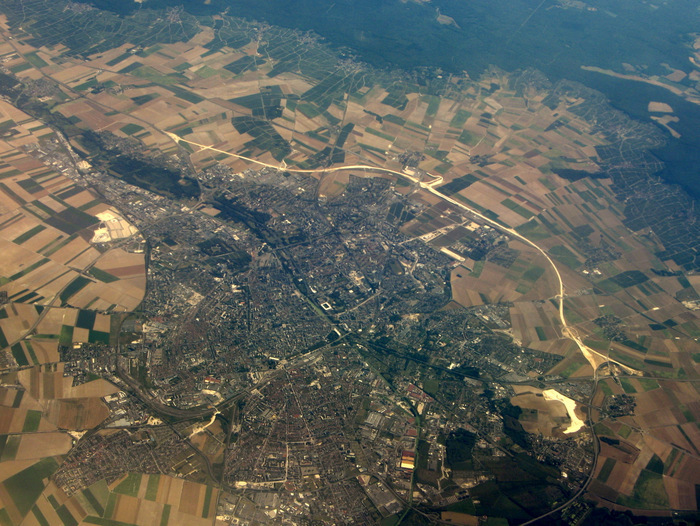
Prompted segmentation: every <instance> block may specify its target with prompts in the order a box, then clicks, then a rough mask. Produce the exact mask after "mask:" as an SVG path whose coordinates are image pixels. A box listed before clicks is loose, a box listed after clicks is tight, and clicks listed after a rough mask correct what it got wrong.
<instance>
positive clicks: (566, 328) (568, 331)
mask: <svg viewBox="0 0 700 526" xmlns="http://www.w3.org/2000/svg"><path fill="white" fill-rule="evenodd" d="M162 133H164V134H166V135H167V136H168V137H170V138H171V139H172V140H173V141H175V143H176V144H179V143H180V142H184V143H187V144H191V145H192V146H197V147H198V148H201V149H202V150H211V151H213V152H216V153H222V154H225V155H228V156H230V157H235V158H237V159H241V160H243V161H246V162H250V163H254V164H257V165H258V166H264V167H266V168H272V169H274V170H280V171H285V172H290V173H306V174H313V173H319V172H325V173H333V172H340V171H347V170H364V171H372V172H382V173H389V174H393V175H398V176H399V177H403V178H404V179H408V180H409V181H410V182H411V183H413V184H416V185H418V186H420V188H422V189H423V190H426V191H428V192H430V193H431V194H433V195H434V196H436V197H438V198H440V199H442V200H443V201H446V202H448V203H450V204H452V205H454V206H456V207H458V208H461V209H462V210H464V211H465V212H468V213H470V214H471V215H473V216H475V217H478V218H479V219H481V220H482V221H484V222H485V223H487V224H488V225H489V226H491V227H493V228H495V229H497V230H499V231H501V232H503V233H505V234H508V235H509V236H512V237H513V238H515V239H517V240H519V241H522V242H523V243H525V244H527V245H529V246H531V247H532V248H534V249H535V250H536V251H537V252H539V253H540V254H541V255H542V256H543V257H544V258H545V259H546V260H547V263H548V264H549V266H550V267H551V269H552V271H553V272H554V275H555V276H556V278H557V283H558V288H559V293H558V294H557V295H556V298H557V300H558V303H559V321H560V323H561V326H562V331H561V333H562V336H564V337H565V338H568V339H570V340H571V341H573V342H574V343H576V345H577V347H578V348H579V350H580V351H581V354H583V356H584V357H585V358H586V360H587V361H588V363H589V364H590V365H591V367H592V368H593V374H594V376H595V375H596V374H597V371H598V368H599V367H600V366H601V365H603V364H604V363H606V362H607V363H614V364H615V365H617V366H618V367H620V368H621V369H622V370H624V371H625V372H627V373H628V374H631V375H640V374H641V373H640V372H639V371H637V370H635V369H633V368H631V367H629V366H628V365H625V364H623V363H621V362H618V361H617V360H614V359H612V358H610V357H609V356H606V355H605V354H603V353H601V352H598V351H596V350H595V349H591V348H590V347H588V346H587V345H586V344H585V343H583V340H582V339H581V338H580V337H579V335H578V333H577V331H576V329H575V328H574V327H571V326H570V325H569V323H568V322H567V320H566V315H565V313H564V296H565V295H564V280H563V279H562V277H561V273H560V272H559V269H558V268H557V266H556V264H555V263H554V261H553V260H552V258H551V257H550V256H549V254H548V253H547V251H546V250H544V249H543V248H542V247H540V246H539V245H538V244H537V243H535V242H534V241H531V240H530V239H528V238H527V237H525V236H523V235H522V234H520V233H519V232H517V231H516V230H515V229H513V228H510V227H507V226H505V225H502V224H501V223H499V222H498V221H495V220H493V219H491V218H489V217H487V216H485V215H484V214H482V213H480V212H479V211H478V210H474V209H473V208H471V207H469V206H467V205H465V204H464V203H462V202H460V201H457V200H456V199H453V198H451V197H449V196H447V195H445V194H443V193H442V192H440V191H439V190H437V189H436V188H435V187H436V186H438V185H440V184H441V183H442V182H443V178H442V177H441V176H439V175H432V174H428V175H429V176H430V177H431V178H432V179H433V180H432V181H430V182H424V181H421V180H420V179H418V178H417V177H414V176H412V175H410V174H407V173H405V172H399V171H396V170H391V169H389V168H382V167H379V166H370V165H363V164H355V165H344V166H334V167H329V168H317V169H310V170H307V169H298V168H289V167H287V166H286V165H285V164H284V163H283V164H281V165H277V166H275V165H273V164H268V163H265V162H262V161H258V160H256V159H252V158H250V157H245V156H243V155H238V154H236V153H231V152H227V151H225V150H220V149H218V148H214V147H213V146H207V145H206V144H200V143H196V142H194V141H189V140H187V139H183V138H181V137H179V136H177V135H175V134H174V133H170V132H165V131H163V132H162Z"/></svg>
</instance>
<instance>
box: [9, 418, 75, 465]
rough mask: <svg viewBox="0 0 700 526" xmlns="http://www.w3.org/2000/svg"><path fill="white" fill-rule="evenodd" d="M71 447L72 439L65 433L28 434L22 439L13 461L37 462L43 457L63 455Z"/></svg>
mask: <svg viewBox="0 0 700 526" xmlns="http://www.w3.org/2000/svg"><path fill="white" fill-rule="evenodd" d="M59 427H62V426H59ZM72 446H73V438H72V437H71V436H70V435H69V434H67V433H59V432H55V433H30V434H26V435H24V436H23V437H22V441H21V442H20V445H19V450H18V451H17V456H16V457H15V459H17V460H30V459H37V460H38V459H40V458H44V457H53V456H56V455H65V454H66V453H68V451H70V449H71V447H72Z"/></svg>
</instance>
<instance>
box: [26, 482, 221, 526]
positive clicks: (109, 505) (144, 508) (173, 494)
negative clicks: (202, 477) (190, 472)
mask: <svg viewBox="0 0 700 526" xmlns="http://www.w3.org/2000/svg"><path fill="white" fill-rule="evenodd" d="M217 498H218V490H217V489H214V488H212V487H211V486H206V485H203V484H196V483H193V482H188V481H184V480H182V479H178V478H174V477H169V476H165V475H158V474H155V475H142V474H138V473H129V474H127V475H124V476H122V477H120V478H118V479H117V480H115V481H114V482H112V483H111V484H107V483H106V482H105V481H104V480H103V481H100V482H97V483H95V484H93V485H92V486H89V487H87V488H85V489H82V490H81V491H79V492H77V493H75V494H73V495H71V496H70V497H69V496H67V495H66V494H65V493H64V492H63V491H61V490H60V489H59V488H57V487H56V486H55V485H54V484H53V483H49V485H48V486H47V488H46V489H45V490H44V492H43V494H42V495H41V496H40V497H39V500H38V501H37V502H36V504H35V505H34V506H33V507H32V508H31V512H30V513H29V515H28V516H27V518H26V519H25V521H24V523H23V524H31V525H36V526H39V525H42V524H61V523H62V524H75V525H83V524H85V525H88V524H92V525H94V524H98V525H104V526H109V525H116V524H118V525H120V526H127V525H129V526H135V525H140V524H155V525H158V524H160V525H162V526H166V525H172V526H189V525H192V526H209V525H211V524H212V521H213V519H214V516H215V510H216V502H217Z"/></svg>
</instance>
